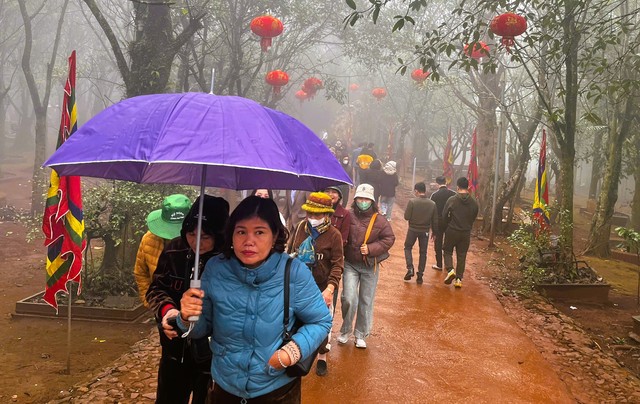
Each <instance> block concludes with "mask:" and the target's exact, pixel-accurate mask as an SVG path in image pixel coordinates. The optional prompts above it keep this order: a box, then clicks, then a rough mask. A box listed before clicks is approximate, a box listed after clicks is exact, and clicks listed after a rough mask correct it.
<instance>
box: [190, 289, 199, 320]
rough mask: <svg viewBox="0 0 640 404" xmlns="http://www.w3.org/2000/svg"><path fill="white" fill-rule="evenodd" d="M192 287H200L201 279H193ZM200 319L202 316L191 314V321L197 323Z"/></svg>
mask: <svg viewBox="0 0 640 404" xmlns="http://www.w3.org/2000/svg"><path fill="white" fill-rule="evenodd" d="M189 286H190V287H192V288H196V289H200V279H191V283H190V284H189ZM199 319H200V316H191V317H189V322H191V323H195V322H196V321H198V320H199Z"/></svg>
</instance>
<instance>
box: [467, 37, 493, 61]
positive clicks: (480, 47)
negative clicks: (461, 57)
mask: <svg viewBox="0 0 640 404" xmlns="http://www.w3.org/2000/svg"><path fill="white" fill-rule="evenodd" d="M490 50H491V49H490V48H489V45H487V44H486V43H484V42H482V41H479V42H476V44H475V45H474V47H473V50H471V51H469V45H468V44H467V45H465V46H464V54H465V55H467V56H469V57H471V58H473V59H476V60H478V59H482V58H483V57H485V56H489V51H490Z"/></svg>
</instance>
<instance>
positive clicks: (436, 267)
mask: <svg viewBox="0 0 640 404" xmlns="http://www.w3.org/2000/svg"><path fill="white" fill-rule="evenodd" d="M431 268H433V269H435V270H436V271H442V267H439V266H437V265H431Z"/></svg>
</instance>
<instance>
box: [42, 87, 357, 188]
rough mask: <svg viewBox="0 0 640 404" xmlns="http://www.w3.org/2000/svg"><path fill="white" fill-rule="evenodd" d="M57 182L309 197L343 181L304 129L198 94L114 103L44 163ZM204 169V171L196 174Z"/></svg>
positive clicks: (234, 101)
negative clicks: (62, 178)
mask: <svg viewBox="0 0 640 404" xmlns="http://www.w3.org/2000/svg"><path fill="white" fill-rule="evenodd" d="M44 165H45V166H47V167H51V168H54V169H55V170H56V171H57V172H58V174H60V175H80V176H86V177H97V178H109V179H118V180H127V181H134V182H139V183H167V184H183V185H200V186H201V185H203V184H202V177H203V175H204V176H206V183H205V184H204V185H206V186H213V187H221V188H228V189H255V188H274V189H299V190H310V191H315V190H318V189H323V188H325V187H327V186H329V185H336V184H339V183H345V184H350V183H351V181H350V179H349V177H348V176H347V174H346V173H345V172H344V170H343V169H342V167H341V165H340V163H339V162H338V161H337V160H336V158H335V157H334V156H333V155H332V154H331V152H330V151H329V149H328V148H327V147H326V146H325V145H324V143H322V141H321V140H320V139H318V137H317V136H316V135H315V134H314V133H313V132H312V131H311V130H310V129H309V128H307V127H306V126H304V125H303V124H302V123H300V122H299V121H297V120H296V119H294V118H292V117H290V116H289V115H286V114H284V113H282V112H279V111H274V110H272V109H269V108H266V107H263V106H262V105H260V104H258V103H256V102H255V101H252V100H249V99H246V98H241V97H232V96H219V95H211V94H205V93H181V94H154V95H144V96H140V97H133V98H129V99H126V100H124V101H122V102H119V103H117V104H115V105H113V106H111V107H109V108H107V109H105V110H104V111H102V112H101V113H99V114H98V115H96V116H95V117H93V118H92V119H91V120H90V121H89V122H87V123H86V124H85V125H84V126H82V127H81V128H80V129H79V130H78V131H77V132H75V133H74V134H73V136H71V137H70V138H69V140H67V141H66V142H65V143H64V144H63V145H62V146H60V148H59V149H58V150H56V152H55V153H53V155H52V156H51V157H50V158H49V159H48V160H47V161H46V162H45V163H44ZM203 168H204V170H203Z"/></svg>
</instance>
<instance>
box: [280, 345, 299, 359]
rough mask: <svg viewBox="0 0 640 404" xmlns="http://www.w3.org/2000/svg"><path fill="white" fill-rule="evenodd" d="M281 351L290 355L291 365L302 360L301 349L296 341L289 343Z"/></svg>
mask: <svg viewBox="0 0 640 404" xmlns="http://www.w3.org/2000/svg"><path fill="white" fill-rule="evenodd" d="M281 349H283V350H284V351H285V352H286V353H287V354H288V355H289V358H290V359H291V365H293V364H294V363H297V362H298V361H299V360H300V356H301V352H300V347H299V346H298V344H296V343H295V341H289V343H287V344H286V345H285V346H283V347H282V348H281Z"/></svg>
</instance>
